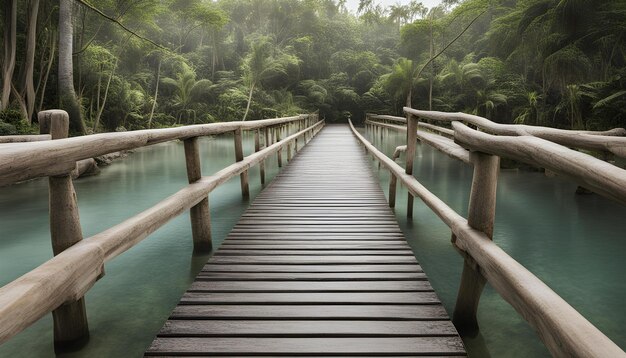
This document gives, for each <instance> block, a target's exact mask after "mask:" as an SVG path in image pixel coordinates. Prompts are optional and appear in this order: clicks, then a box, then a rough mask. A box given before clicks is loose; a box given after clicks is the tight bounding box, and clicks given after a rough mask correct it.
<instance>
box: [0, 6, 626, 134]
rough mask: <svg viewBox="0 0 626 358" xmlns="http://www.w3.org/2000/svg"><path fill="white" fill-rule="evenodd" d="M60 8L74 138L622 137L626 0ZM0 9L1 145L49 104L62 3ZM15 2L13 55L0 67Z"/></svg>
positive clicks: (55, 98)
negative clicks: (405, 125)
mask: <svg viewBox="0 0 626 358" xmlns="http://www.w3.org/2000/svg"><path fill="white" fill-rule="evenodd" d="M63 1H70V2H71V10H72V17H73V18H72V24H73V33H72V34H71V35H72V37H73V46H74V48H73V56H72V59H73V65H72V66H73V83H74V88H75V96H76V98H77V100H78V104H79V105H80V109H81V113H82V115H81V118H71V121H82V122H83V123H84V125H82V126H73V128H81V127H82V128H84V129H82V130H78V132H79V133H80V132H87V133H89V132H100V131H115V130H135V129H142V128H159V127H168V126H176V125H186V124H197V123H210V122H215V121H235V120H255V119H262V118H272V117H280V116H287V115H293V114H296V113H303V112H312V111H315V110H319V111H320V114H321V116H322V117H325V118H326V119H327V120H328V121H343V120H345V118H347V117H352V118H355V119H357V120H361V119H362V118H363V116H364V113H366V112H376V113H386V114H394V115H402V107H403V106H405V105H407V104H408V105H411V106H412V107H414V108H419V109H432V110H440V111H463V112H467V113H473V114H477V115H480V116H484V117H487V118H489V119H492V120H494V121H497V122H501V123H524V124H531V125H546V126H554V127H560V128H573V129H590V130H597V129H606V128H612V127H616V126H622V127H623V126H626V87H625V83H626V41H625V40H624V39H625V37H626V34H625V30H626V1H614V0H599V1H593V2H592V1H583V0H518V1H515V0H500V1H495V0H494V1H488V0H465V1H443V2H442V5H440V6H438V7H434V8H431V9H428V8H426V7H424V6H423V5H422V4H421V3H418V2H415V1H413V2H410V3H408V4H406V5H401V4H397V5H393V6H389V7H386V8H385V7H383V6H381V5H378V4H377V3H376V2H375V0H361V2H360V6H359V9H358V11H357V13H356V14H354V13H351V12H349V11H348V10H347V9H346V5H345V0H339V1H333V0H217V1H209V0H99V1H94V0H89V1H88V0H82V1H76V0H61V2H63ZM6 2H7V4H6V5H5V6H4V8H3V9H2V12H3V13H2V14H3V16H2V31H3V36H2V37H1V39H2V41H3V45H2V47H3V49H4V51H5V56H4V57H3V59H2V61H3V62H2V68H3V71H2V76H4V77H5V78H6V76H7V74H9V77H10V79H11V81H9V82H10V84H11V86H10V87H6V86H4V87H3V89H6V88H9V90H10V91H11V94H10V95H8V96H7V97H8V98H9V100H8V102H7V103H4V104H3V105H2V108H1V109H3V110H5V111H4V112H2V113H0V134H15V133H24V132H29V131H33V130H34V129H33V128H31V126H30V123H31V122H36V112H37V111H39V110H42V109H49V108H59V106H60V105H61V103H60V101H59V98H60V97H62V96H61V95H60V93H59V89H58V88H59V87H58V86H57V79H58V77H59V74H58V61H59V50H60V48H61V47H60V46H59V44H60V43H59V41H61V43H62V41H66V39H67V37H63V38H62V39H61V40H59V29H60V27H59V16H60V11H59V3H60V2H59V1H58V0H40V1H37V0H28V1H26V0H19V1H18V0H6ZM11 3H15V4H16V16H15V26H16V29H17V31H16V33H17V35H16V42H15V46H14V47H15V53H16V55H15V66H14V70H13V71H8V72H7V70H9V69H10V62H11V61H10V56H9V57H7V53H10V50H11V46H12V45H11V41H10V34H11V23H12V22H11V5H10V4H11ZM35 3H38V5H39V6H38V11H37V12H36V13H35V16H36V17H35V19H36V21H35V22H34V24H36V27H35V30H34V31H35V32H34V33H35V35H34V36H35V44H36V46H35V55H34V62H33V64H32V65H31V68H32V72H33V74H32V77H33V80H32V81H33V85H34V88H35V99H34V100H31V102H33V103H34V109H33V110H31V111H29V110H28V109H27V107H28V105H27V103H28V100H27V95H26V92H27V90H26V83H27V81H28V80H25V78H26V77H27V76H26V73H28V66H29V65H28V63H27V62H28V61H27V60H26V58H27V57H28V56H27V41H28V38H27V37H28V36H27V32H28V30H29V28H30V27H31V26H34V25H33V23H32V22H31V20H29V19H32V15H33V11H34V10H33V5H34V4H35ZM95 9H97V10H99V11H101V13H98V12H97V11H95ZM103 14H105V15H106V16H108V17H109V18H105V17H104V16H103ZM120 24H122V25H123V26H121V25H120ZM129 30H130V31H129ZM136 35H137V36H136ZM459 35H460V36H459ZM155 44H158V45H160V46H155ZM444 49H445V51H443V50H444ZM7 51H8V52H7ZM442 51H443V52H442ZM2 82H3V83H5V82H6V81H2ZM4 97H5V96H4V95H3V98H4ZM29 117H32V118H29Z"/></svg>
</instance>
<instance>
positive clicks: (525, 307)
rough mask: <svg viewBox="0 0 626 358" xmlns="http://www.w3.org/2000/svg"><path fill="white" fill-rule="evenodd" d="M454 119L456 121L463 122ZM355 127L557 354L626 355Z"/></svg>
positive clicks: (456, 131)
mask: <svg viewBox="0 0 626 358" xmlns="http://www.w3.org/2000/svg"><path fill="white" fill-rule="evenodd" d="M453 125H454V126H455V127H456V125H460V124H459V123H454V124H453ZM350 127H351V129H352V133H353V134H354V136H355V137H356V138H357V139H358V140H359V141H360V142H361V143H362V144H363V145H364V146H365V147H366V149H367V151H368V152H369V153H371V154H372V155H374V157H376V159H378V160H379V161H380V162H381V163H382V165H383V166H384V167H386V168H387V169H388V170H389V171H390V172H391V173H392V175H395V176H396V177H397V178H398V179H399V180H400V181H402V183H403V184H404V185H405V186H406V187H407V190H408V191H409V192H411V193H413V194H414V195H415V196H418V197H419V198H420V199H421V200H422V201H423V202H424V204H426V206H428V207H429V208H430V209H431V210H432V211H433V212H434V213H435V214H436V215H437V216H439V218H440V219H441V220H442V221H443V222H444V223H445V224H446V225H448V227H450V229H452V233H453V235H454V236H455V237H456V240H455V241H454V245H455V246H456V247H457V248H458V249H459V250H461V251H463V252H465V253H466V254H467V255H469V256H470V257H471V258H472V260H474V262H475V264H476V265H477V266H478V267H480V272H481V274H482V275H483V276H484V277H485V278H486V279H487V282H489V283H490V284H491V286H493V288H494V289H495V290H496V291H497V292H498V293H499V294H500V296H502V298H504V300H505V301H507V302H508V303H509V304H510V305H511V306H513V308H515V310H516V311H517V312H518V313H519V314H520V315H521V316H522V317H523V318H524V319H525V320H526V321H528V323H529V324H530V325H531V326H532V327H533V328H534V329H535V330H537V332H538V334H539V337H540V338H541V340H542V341H543V342H544V344H545V345H546V347H547V348H548V349H549V350H550V352H551V353H552V354H553V355H554V356H557V357H623V356H625V355H626V354H625V353H624V351H622V349H621V348H619V347H618V346H617V345H616V344H615V343H614V342H612V341H611V340H610V339H609V338H608V337H607V336H605V335H604V334H603V333H602V332H600V331H599V330H598V329H597V328H596V327H594V326H593V325H592V324H591V323H590V322H589V321H587V320H586V319H585V318H584V317H583V316H582V315H581V314H580V313H578V312H577V311H576V310H575V309H574V308H573V307H572V306H570V305H569V304H568V303H567V302H565V300H563V299H562V298H561V297H560V296H559V295H557V294H556V293H555V292H554V291H552V289H550V288H549V287H548V286H547V285H546V284H545V283H543V282H542V281H541V280H540V279H539V278H537V277H536V276H535V275H533V274H532V272H530V271H528V270H527V269H526V268H525V267H524V266H522V265H521V264H520V263H519V262H517V261H515V260H514V259H513V258H512V257H511V256H509V255H508V254H507V253H506V252H504V251H503V250H502V249H501V248H499V247H498V246H497V245H496V244H495V243H494V242H493V241H492V240H491V239H490V238H489V237H488V236H487V235H486V234H485V233H484V232H481V231H479V230H476V229H474V228H472V227H471V226H470V225H469V224H468V222H467V220H466V219H465V218H463V217H462V216H461V215H459V214H458V213H456V212H455V211H454V210H453V209H452V208H450V207H449V206H448V205H447V204H446V203H444V202H443V201H442V200H441V199H440V198H438V197H437V196H436V195H434V194H433V193H431V192H430V191H428V189H426V188H425V187H424V186H423V185H422V184H420V183H419V182H418V181H417V179H415V177H413V176H412V175H407V174H406V173H405V172H404V168H402V167H401V166H400V165H398V164H397V163H395V162H394V161H393V160H391V158H389V157H387V156H386V155H385V154H384V153H382V152H380V151H379V150H378V149H376V147H374V146H373V145H372V144H371V143H370V142H368V141H367V140H366V139H365V138H364V137H363V136H362V135H361V134H360V133H359V132H358V131H357V130H356V129H355V128H354V126H353V125H352V123H351V122H350ZM457 133H458V130H457V128H455V136H456V135H457ZM483 134H484V133H483ZM534 139H537V140H539V139H538V138H534ZM555 145H556V144H555Z"/></svg>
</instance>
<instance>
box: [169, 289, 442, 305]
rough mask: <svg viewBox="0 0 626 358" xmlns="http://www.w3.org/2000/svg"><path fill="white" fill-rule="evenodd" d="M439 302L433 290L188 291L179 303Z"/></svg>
mask: <svg viewBox="0 0 626 358" xmlns="http://www.w3.org/2000/svg"><path fill="white" fill-rule="evenodd" d="M368 303H370V304H371V303H375V304H438V303H440V302H439V299H438V298H437V295H435V293H433V292H366V293H364V292H333V293H326V292H324V293H320V292H286V293H282V292H280V293H274V292H272V293H267V292H260V293H259V292H243V293H242V292H239V293H230V292H227V293H221V292H218V293H213V292H202V293H199V292H193V291H187V292H186V293H185V294H184V295H183V298H182V299H181V301H180V304H182V305H185V304H204V305H207V304H368Z"/></svg>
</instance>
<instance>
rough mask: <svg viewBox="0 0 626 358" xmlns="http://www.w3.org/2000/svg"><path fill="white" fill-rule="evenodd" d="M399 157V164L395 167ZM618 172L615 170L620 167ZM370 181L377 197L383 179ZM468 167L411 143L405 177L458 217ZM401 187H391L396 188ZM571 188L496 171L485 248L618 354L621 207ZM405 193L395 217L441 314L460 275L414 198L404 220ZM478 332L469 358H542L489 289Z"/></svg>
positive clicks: (622, 320) (624, 215)
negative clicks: (537, 282)
mask: <svg viewBox="0 0 626 358" xmlns="http://www.w3.org/2000/svg"><path fill="white" fill-rule="evenodd" d="M376 137H377V138H375V139H374V144H376V146H377V147H378V148H380V149H382V150H383V151H384V152H385V153H386V154H387V155H389V156H391V155H392V153H393V151H394V149H395V147H396V146H398V145H403V144H406V139H405V134H402V135H400V134H397V133H395V132H391V133H389V134H386V137H385V139H384V140H383V141H382V143H381V141H380V138H379V137H378V136H376ZM404 158H405V157H404V155H402V157H401V159H399V160H398V163H404V161H405V159H404ZM620 165H623V163H620ZM373 168H374V170H377V171H378V173H379V177H380V181H381V186H382V188H383V190H384V191H385V193H386V194H388V193H387V192H388V188H389V174H388V172H387V171H386V170H383V169H380V170H378V169H377V165H376V164H373ZM472 170H473V168H472V167H470V166H469V165H467V164H464V163H463V162H461V161H459V160H456V159H452V158H450V157H448V156H446V155H445V154H442V153H441V152H439V151H437V150H436V149H433V148H432V147H430V146H428V145H425V144H424V145H422V144H418V145H417V151H416V158H415V162H414V167H413V172H414V175H415V177H416V178H417V179H418V180H419V181H420V182H421V183H422V184H423V185H424V186H425V187H426V188H428V189H429V190H430V191H431V192H433V193H434V194H436V195H437V196H439V197H440V198H441V199H442V200H443V201H444V202H445V203H446V204H448V205H449V206H450V207H451V208H453V209H454V210H455V211H457V212H458V213H460V214H461V215H463V216H465V217H467V204H468V200H469V193H470V187H471V182H472ZM399 187H400V186H399ZM575 191H576V184H574V183H573V182H572V181H570V180H567V179H564V178H558V177H557V178H548V177H546V176H545V175H544V174H543V173H540V172H529V171H523V170H502V171H501V172H500V176H499V179H498V191H497V204H496V222H495V229H494V241H495V242H496V243H497V244H498V245H499V246H500V247H501V248H502V249H503V250H504V251H505V252H507V253H508V254H509V255H511V256H512V257H513V258H514V259H516V260H517V261H518V262H520V263H521V264H522V265H524V266H525V267H526V268H527V269H529V270H530V271H531V272H533V273H534V274H535V275H536V276H537V277H539V278H540V279H541V280H543V281H544V282H545V283H546V284H547V285H548V286H550V287H551V288H552V289H553V290H554V291H556V292H557V293H558V294H559V295H560V296H561V297H562V298H564V299H565V300H566V301H567V302H569V303H570V304H571V305H572V306H573V307H574V308H575V309H576V310H578V311H579V312H580V313H581V314H582V315H583V316H585V317H586V318H587V319H588V320H589V321H591V323H593V324H594V325H595V326H596V327H598V328H599V329H600V330H601V331H602V332H604V333H605V334H606V335H607V336H608V337H609V338H611V339H612V340H613V341H614V342H615V343H617V344H618V345H619V346H620V347H621V348H622V349H625V348H626V331H625V330H624V329H623V327H625V326H626V305H624V304H623V299H624V296H625V295H626V280H624V274H626V260H625V259H624V255H626V206H624V205H621V204H618V203H615V202H613V201H610V200H608V199H604V198H603V197H600V196H598V195H576V194H574V193H575ZM406 195H407V192H406V188H399V190H398V193H397V199H396V203H397V207H396V217H397V218H398V221H399V222H400V225H401V227H402V229H403V231H404V232H405V234H406V237H407V240H408V241H409V243H410V244H411V246H412V247H413V249H414V251H415V255H416V257H417V259H418V261H419V262H420V263H421V265H422V266H423V268H424V270H425V272H426V274H427V275H428V277H429V278H430V281H431V283H432V285H433V287H434V288H435V290H436V291H437V294H438V295H439V297H440V298H441V300H442V301H443V304H444V305H445V307H446V309H447V311H448V313H449V314H452V311H453V310H454V303H455V301H456V293H457V289H458V285H459V279H460V276H461V271H462V267H463V261H462V259H461V256H460V255H459V254H458V253H457V252H456V251H455V250H454V249H453V248H452V245H451V243H450V229H449V228H448V227H447V226H446V225H445V224H443V223H442V222H441V220H440V219H439V218H438V217H437V216H436V215H434V214H433V213H432V212H431V211H430V209H429V208H428V207H427V206H426V205H424V204H423V203H422V202H421V201H420V200H419V199H416V200H415V207H414V213H413V220H411V221H409V220H407V219H406ZM478 322H479V325H480V327H481V334H480V335H479V336H478V337H476V338H475V339H467V338H466V339H464V342H465V344H466V347H467V349H468V351H469V353H470V356H473V357H489V356H491V357H544V356H545V357H549V356H550V354H549V353H548V351H547V349H546V348H545V347H544V346H543V344H542V343H541V341H540V340H539V339H538V337H537V335H536V334H535V332H534V331H533V330H532V328H530V327H529V326H528V324H527V323H526V322H525V321H524V320H522V319H521V317H520V316H519V315H518V314H517V313H516V312H515V310H514V309H513V308H511V306H510V305H509V304H508V303H506V302H505V301H504V300H503V299H502V298H500V296H499V295H498V293H496V292H495V291H494V290H493V289H492V288H491V287H489V285H487V286H486V289H485V292H484V293H483V295H482V298H481V301H480V305H479V308H478Z"/></svg>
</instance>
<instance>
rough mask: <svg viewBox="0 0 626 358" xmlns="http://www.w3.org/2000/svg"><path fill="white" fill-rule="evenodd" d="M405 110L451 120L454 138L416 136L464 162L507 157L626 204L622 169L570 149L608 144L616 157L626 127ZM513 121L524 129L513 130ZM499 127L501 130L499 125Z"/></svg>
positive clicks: (624, 146)
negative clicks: (581, 127)
mask: <svg viewBox="0 0 626 358" xmlns="http://www.w3.org/2000/svg"><path fill="white" fill-rule="evenodd" d="M405 112H406V113H407V114H408V115H409V117H410V120H412V121H417V118H418V116H419V117H420V118H428V119H431V120H439V121H451V122H452V127H453V130H452V133H453V136H454V141H452V140H449V139H447V138H445V137H443V136H440V135H435V134H434V133H427V132H425V131H417V134H416V137H417V138H419V139H420V140H422V141H423V142H425V143H427V144H429V145H431V146H432V147H434V148H436V149H438V150H440V151H442V152H444V153H446V154H448V155H450V156H451V157H454V158H457V159H459V160H462V161H463V162H465V163H468V164H471V161H470V158H469V153H470V152H468V150H471V151H480V152H485V153H489V154H493V155H497V156H500V157H506V158H510V159H514V160H517V161H519V162H523V163H526V164H529V165H532V166H535V167H540V168H545V169H548V170H550V171H552V172H554V173H557V174H560V175H563V176H566V177H569V178H570V179H572V180H574V181H576V182H577V183H578V184H579V185H581V186H583V187H585V188H587V189H589V190H591V191H593V192H596V193H598V194H600V195H603V196H605V197H607V198H610V199H612V200H615V201H618V202H621V203H626V170H624V169H622V168H619V167H617V166H615V165H612V164H611V163H608V162H605V161H604V160H601V159H597V158H595V157H593V156H591V155H588V154H586V153H582V152H578V151H575V150H570V149H569V148H568V147H573V148H583V149H585V148H586V149H590V150H591V149H593V150H601V151H602V150H609V149H610V150H611V152H612V153H615V154H616V155H618V156H622V154H625V155H626V137H620V135H626V130H624V129H623V128H615V129H612V130H610V131H604V132H587V131H568V130H561V129H554V128H544V127H532V126H520V125H502V124H497V123H494V122H491V121H489V120H488V119H486V118H482V117H478V116H474V115H466V114H464V113H445V112H431V111H419V110H414V109H409V108H405ZM378 117H380V116H370V118H373V119H378ZM387 117H389V116H383V119H385V120H387V121H388V120H389V118H387ZM392 118H399V119H398V120H397V121H398V122H401V121H400V120H401V119H403V118H400V117H392ZM461 121H466V122H469V123H471V124H473V125H477V126H479V127H480V128H483V126H484V127H485V128H486V129H487V130H490V131H494V132H496V131H497V132H498V133H499V134H500V135H491V134H488V133H485V132H479V131H475V130H473V129H470V128H469V127H467V126H466V125H464V124H463V123H461ZM366 124H368V125H371V126H376V127H380V128H389V129H394V130H398V131H406V126H400V125H394V124H387V123H381V122H375V121H372V120H367V121H366ZM431 126H432V125H431ZM516 126H520V127H522V128H521V129H515V128H514V127H516ZM418 127H419V124H418ZM433 127H436V126H433ZM502 127H505V129H501V128H502ZM424 128H426V126H424ZM437 128H440V127H437ZM504 133H506V134H504ZM553 139H554V142H553V141H552V140H553ZM592 147H593V148H592Z"/></svg>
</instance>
